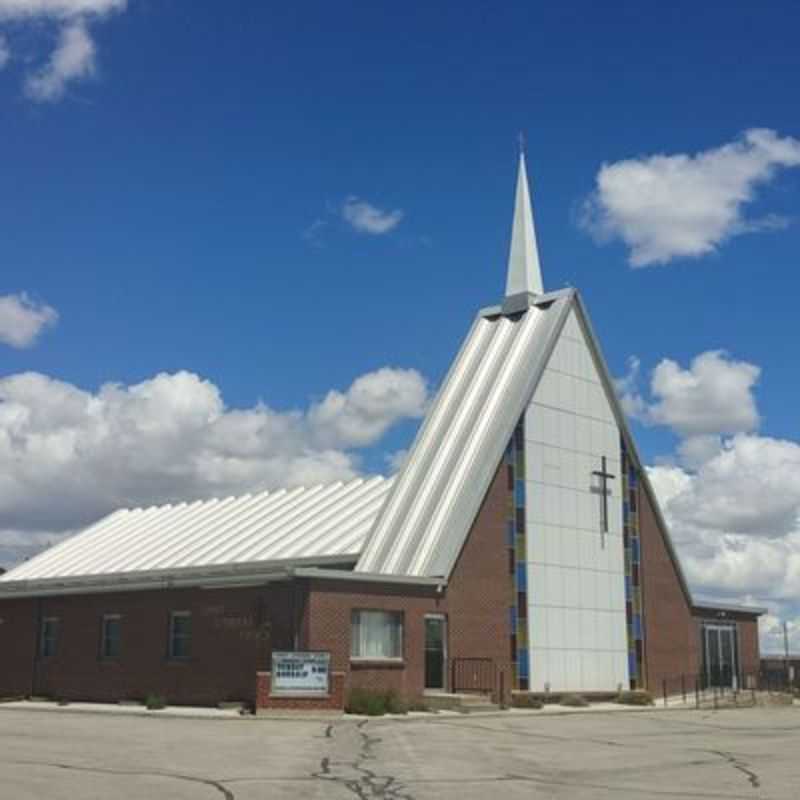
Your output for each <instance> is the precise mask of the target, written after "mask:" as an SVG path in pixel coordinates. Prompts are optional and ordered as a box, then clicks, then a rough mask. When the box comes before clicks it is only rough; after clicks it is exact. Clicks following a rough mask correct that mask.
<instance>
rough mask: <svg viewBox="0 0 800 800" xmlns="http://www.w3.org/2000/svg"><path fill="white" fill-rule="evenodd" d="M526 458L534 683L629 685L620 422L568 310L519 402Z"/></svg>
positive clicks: (587, 687)
mask: <svg viewBox="0 0 800 800" xmlns="http://www.w3.org/2000/svg"><path fill="white" fill-rule="evenodd" d="M604 456H605V458H606V467H607V470H608V472H610V473H611V474H612V475H614V476H615V477H614V479H612V480H609V481H608V490H609V495H608V528H609V529H608V532H607V533H606V532H604V531H603V525H602V519H603V498H602V495H601V494H600V479H599V478H598V477H597V476H594V475H593V474H592V473H593V472H594V471H595V470H600V469H601V466H602V458H603V457H604ZM525 461H526V472H527V482H526V505H527V512H528V513H527V523H526V524H527V558H528V567H527V569H528V604H529V613H528V625H529V631H528V641H529V658H530V665H529V667H530V682H529V685H530V689H531V690H532V691H544V690H545V689H549V690H551V691H565V690H566V691H614V690H616V689H617V688H618V686H619V685H620V684H621V685H623V686H627V685H628V679H629V678H628V659H627V640H626V637H627V634H626V624H625V562H624V549H623V539H622V498H621V480H620V464H621V453H620V431H619V429H618V427H617V424H616V422H615V419H614V413H613V410H612V407H611V405H610V403H609V401H608V398H607V397H606V394H605V390H604V388H603V385H602V383H601V379H600V375H599V373H598V371H597V369H596V367H595V364H594V360H593V358H592V355H591V352H590V350H589V347H588V345H587V342H586V339H585V337H584V334H583V331H582V329H581V326H580V324H579V322H578V320H577V319H576V316H575V312H574V311H571V312H570V314H569V316H568V318H567V321H566V323H565V325H564V328H563V329H562V332H561V335H560V337H559V340H558V342H557V344H556V346H555V349H554V350H553V354H552V357H551V359H550V361H549V362H548V364H547V367H546V369H545V371H544V374H543V376H542V379H541V381H540V383H539V387H538V388H537V390H536V392H535V393H534V396H533V400H532V401H531V403H530V405H529V406H528V408H527V409H526V412H525Z"/></svg>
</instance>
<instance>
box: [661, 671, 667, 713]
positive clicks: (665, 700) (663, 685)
mask: <svg viewBox="0 0 800 800" xmlns="http://www.w3.org/2000/svg"><path fill="white" fill-rule="evenodd" d="M661 684H662V687H661V688H662V689H663V690H664V708H666V707H667V679H666V678H664V680H663V681H662V682H661Z"/></svg>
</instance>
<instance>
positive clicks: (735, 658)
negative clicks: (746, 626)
mask: <svg viewBox="0 0 800 800" xmlns="http://www.w3.org/2000/svg"><path fill="white" fill-rule="evenodd" d="M738 662H739V654H738V647H737V642H736V626H735V625H704V626H703V664H704V676H703V677H704V678H705V682H706V685H707V686H720V687H730V688H733V689H736V688H738V687H737V683H738V675H739V663H738Z"/></svg>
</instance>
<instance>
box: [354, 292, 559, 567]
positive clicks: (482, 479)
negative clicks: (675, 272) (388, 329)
mask: <svg viewBox="0 0 800 800" xmlns="http://www.w3.org/2000/svg"><path fill="white" fill-rule="evenodd" d="M573 298H574V292H573V291H572V290H567V291H564V292H558V293H555V294H553V295H550V296H543V297H540V298H537V300H536V301H535V304H534V305H529V306H527V308H526V309H525V310H523V311H521V312H520V313H518V314H513V315H500V314H499V313H497V314H488V315H485V316H479V317H478V318H477V319H476V320H475V323H474V324H473V326H472V329H471V331H470V332H469V335H468V336H467V339H466V341H465V342H464V345H463V346H462V348H461V351H460V353H459V355H458V357H457V358H456V361H455V362H454V364H453V367H452V368H451V370H450V372H449V373H448V376H447V378H446V380H445V382H444V384H443V386H442V388H441V390H440V391H439V394H438V395H437V398H436V400H435V401H434V404H433V406H432V407H431V409H430V411H429V412H428V415H427V417H426V420H425V423H424V425H423V426H422V428H421V429H420V431H419V434H418V435H417V438H416V440H415V442H414V445H413V447H412V448H411V452H410V455H409V458H408V460H407V462H406V465H405V467H404V469H403V470H402V472H401V473H400V474H399V475H398V477H397V478H396V480H395V483H394V486H393V487H392V490H391V492H390V494H389V496H388V498H387V500H386V503H385V505H384V506H383V508H382V509H381V512H380V514H379V515H378V518H377V520H376V522H375V527H374V529H373V531H372V533H371V534H370V537H369V540H368V542H367V545H366V548H365V550H364V553H363V554H362V556H361V558H360V559H359V561H358V564H357V565H356V571H357V572H370V573H383V574H403V575H418V576H427V577H433V576H444V577H447V576H449V573H450V570H451V569H452V567H453V565H454V563H455V560H456V558H457V557H458V554H459V552H460V551H461V548H462V546H463V544H464V542H465V541H466V538H467V534H468V533H469V530H470V527H471V526H472V522H473V520H474V519H475V515H476V514H477V512H478V509H479V507H480V504H481V502H482V501H483V498H484V496H485V494H486V491H487V490H488V488H489V484H490V482H491V480H492V478H493V477H494V474H495V471H496V470H497V465H498V464H499V463H500V458H501V456H502V454H503V451H504V449H505V447H506V445H507V443H508V440H509V438H510V437H511V434H512V432H513V430H514V426H515V425H516V424H517V421H518V420H519V418H520V415H521V414H522V412H523V410H524V409H525V407H526V405H527V404H528V402H530V399H531V396H532V395H533V392H534V390H535V388H536V384H537V383H538V382H539V378H540V376H541V374H542V371H543V370H544V367H545V365H546V363H547V359H548V358H549V355H550V352H551V351H552V348H553V345H554V344H555V341H556V338H557V336H558V333H559V332H560V330H561V327H562V326H563V324H564V321H565V319H566V315H567V312H568V311H569V309H570V307H571V305H572V301H573ZM526 305H527V303H526Z"/></svg>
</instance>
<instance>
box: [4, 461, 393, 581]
mask: <svg viewBox="0 0 800 800" xmlns="http://www.w3.org/2000/svg"><path fill="white" fill-rule="evenodd" d="M391 484H392V480H391V479H388V480H387V479H385V478H382V477H375V478H371V479H369V480H364V479H357V480H353V481H350V482H348V483H334V484H330V485H323V486H314V487H311V488H304V487H300V488H297V489H292V490H285V489H282V490H279V491H273V492H261V493H259V494H247V495H244V496H242V497H227V498H225V499H215V500H205V501H197V502H194V503H179V504H177V505H166V506H152V507H150V508H133V509H121V510H119V511H115V512H114V513H113V514H111V515H109V516H107V517H105V518H104V519H102V520H100V521H99V522H97V523H95V524H94V525H92V526H90V527H89V528H87V529H86V530H85V531H83V532H82V533H80V534H78V535H76V536H73V537H71V538H69V539H67V540H66V541H64V542H62V543H61V544H59V545H57V546H55V547H53V548H51V549H50V550H47V551H45V552H44V553H42V554H41V555H39V556H36V557H35V558H33V559H31V560H30V561H27V562H25V563H24V564H21V565H20V566H18V567H16V568H15V569H12V570H11V571H10V572H7V573H6V574H5V575H2V576H0V591H2V590H4V589H11V588H12V585H13V584H17V585H19V584H20V583H23V584H27V585H30V584H32V583H35V584H37V585H45V584H47V583H49V582H64V580H65V579H77V578H80V579H90V578H92V577H96V576H112V577H113V576H129V575H134V574H135V575H164V574H167V573H170V574H183V573H188V572H192V571H193V572H197V571H198V570H200V569H201V568H202V570H203V571H204V573H205V574H212V573H213V571H214V568H224V567H233V566H236V565H254V564H258V565H262V566H266V565H269V564H283V565H285V564H292V563H300V564H313V563H315V562H317V563H321V564H324V563H329V562H330V561H332V560H337V559H338V560H346V558H348V557H349V558H351V559H352V560H353V561H355V559H356V558H357V557H358V554H359V553H360V552H361V550H362V548H363V545H364V540H365V538H366V536H367V533H368V532H369V530H370V528H371V527H372V524H373V522H374V520H375V517H376V515H377V513H378V511H379V509H380V507H381V505H382V504H383V502H384V500H385V498H386V494H387V492H388V490H389V487H390V486H391Z"/></svg>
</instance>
